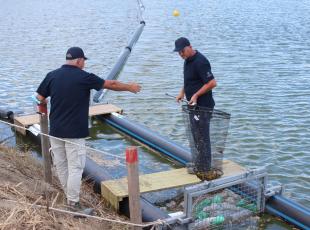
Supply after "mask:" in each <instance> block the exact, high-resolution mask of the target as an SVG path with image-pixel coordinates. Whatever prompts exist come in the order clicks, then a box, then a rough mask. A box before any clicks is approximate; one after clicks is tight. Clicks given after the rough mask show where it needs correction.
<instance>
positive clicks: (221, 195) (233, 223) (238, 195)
mask: <svg viewBox="0 0 310 230" xmlns="http://www.w3.org/2000/svg"><path fill="white" fill-rule="evenodd" d="M266 175H267V174H266V173H263V174H260V175H258V176H255V177H248V178H245V179H242V177H240V178H239V179H238V178H237V179H236V178H234V177H232V178H231V180H230V179H226V181H224V182H222V183H218V184H217V183H215V184H214V185H212V183H211V184H209V185H208V186H207V188H206V187H204V186H201V185H198V186H197V187H196V189H195V186H193V187H194V189H191V190H190V192H185V196H186V199H187V202H186V210H185V212H186V213H187V216H188V217H189V218H190V219H191V220H192V223H191V224H190V225H189V229H258V221H259V217H258V216H257V214H258V213H261V212H263V210H264V191H265V185H266ZM232 181H233V182H232Z"/></svg>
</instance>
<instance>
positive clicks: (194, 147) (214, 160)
mask: <svg viewBox="0 0 310 230" xmlns="http://www.w3.org/2000/svg"><path fill="white" fill-rule="evenodd" d="M182 111H183V118H184V122H185V125H186V134H187V137H188V139H189V145H190V149H191V153H192V162H191V163H192V166H193V171H194V172H195V174H196V175H197V176H198V177H199V178H200V179H203V180H205V179H206V180H211V179H215V178H217V177H218V176H220V175H221V174H222V163H223V156H224V149H225V143H226V138H227V134H228V127H229V121H230V114H228V113H225V112H223V111H219V110H215V109H210V108H207V107H202V106H191V105H187V104H186V105H183V106H182Z"/></svg>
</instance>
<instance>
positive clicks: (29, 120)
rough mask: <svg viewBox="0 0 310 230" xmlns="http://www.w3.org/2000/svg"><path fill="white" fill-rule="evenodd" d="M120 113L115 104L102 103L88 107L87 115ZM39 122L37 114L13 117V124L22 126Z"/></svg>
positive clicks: (19, 130)
mask: <svg viewBox="0 0 310 230" xmlns="http://www.w3.org/2000/svg"><path fill="white" fill-rule="evenodd" d="M113 112H116V113H122V112H123V110H122V109H121V108H119V107H117V106H115V105H112V104H102V105H94V106H90V107H89V116H90V117H91V116H96V115H100V114H109V113H113ZM39 123H40V115H39V114H31V115H25V116H19V117H14V124H16V125H19V126H22V127H25V128H27V127H29V126H31V125H34V124H39ZM16 130H17V131H18V132H20V133H21V134H23V135H26V131H25V130H23V129H20V128H16Z"/></svg>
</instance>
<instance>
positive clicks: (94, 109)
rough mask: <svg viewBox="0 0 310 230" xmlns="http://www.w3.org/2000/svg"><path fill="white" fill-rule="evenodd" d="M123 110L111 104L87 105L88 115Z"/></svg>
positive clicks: (120, 111)
mask: <svg viewBox="0 0 310 230" xmlns="http://www.w3.org/2000/svg"><path fill="white" fill-rule="evenodd" d="M122 112H123V110H122V109H121V108H119V107H117V106H115V105H112V104H102V105H93V106H90V107H89V116H90V117H91V116H96V115H101V114H109V113H122Z"/></svg>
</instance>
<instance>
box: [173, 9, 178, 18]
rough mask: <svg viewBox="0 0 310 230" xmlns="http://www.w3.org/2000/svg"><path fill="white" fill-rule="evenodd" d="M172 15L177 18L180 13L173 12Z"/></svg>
mask: <svg viewBox="0 0 310 230" xmlns="http://www.w3.org/2000/svg"><path fill="white" fill-rule="evenodd" d="M172 15H173V16H174V17H178V16H180V12H179V11H178V10H174V11H173V13H172Z"/></svg>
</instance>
